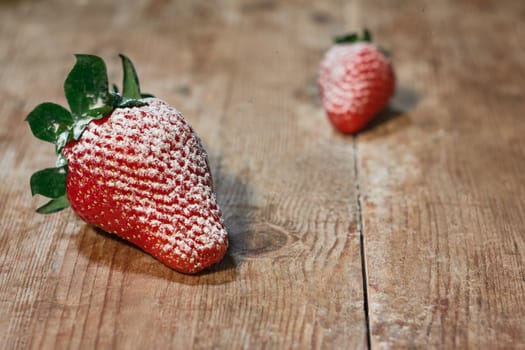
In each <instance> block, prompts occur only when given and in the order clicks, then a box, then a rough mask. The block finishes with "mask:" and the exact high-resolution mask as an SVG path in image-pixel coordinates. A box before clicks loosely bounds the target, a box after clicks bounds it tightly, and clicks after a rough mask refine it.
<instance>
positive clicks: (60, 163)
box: [55, 153, 67, 168]
mask: <svg viewBox="0 0 525 350" xmlns="http://www.w3.org/2000/svg"><path fill="white" fill-rule="evenodd" d="M65 165H67V159H66V157H64V155H63V154H62V153H59V154H58V157H57V160H56V162H55V167H57V168H60V167H63V166H65Z"/></svg>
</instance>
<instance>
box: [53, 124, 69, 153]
mask: <svg viewBox="0 0 525 350" xmlns="http://www.w3.org/2000/svg"><path fill="white" fill-rule="evenodd" d="M70 135H71V134H70V130H66V131H64V132H63V133H61V134H60V135H59V136H58V139H57V142H56V153H57V154H60V152H61V151H62V149H63V148H64V147H65V146H66V144H67V143H68V142H69V141H70Z"/></svg>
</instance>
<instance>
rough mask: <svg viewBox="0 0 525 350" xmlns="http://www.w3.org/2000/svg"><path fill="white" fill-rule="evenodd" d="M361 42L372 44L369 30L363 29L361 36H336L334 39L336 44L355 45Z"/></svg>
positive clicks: (355, 34) (357, 34)
mask: <svg viewBox="0 0 525 350" xmlns="http://www.w3.org/2000/svg"><path fill="white" fill-rule="evenodd" d="M359 42H366V43H371V42H372V34H370V32H369V31H368V29H366V28H365V29H363V33H362V34H361V35H359V33H349V34H345V35H340V36H336V37H335V38H334V43H335V44H354V43H359Z"/></svg>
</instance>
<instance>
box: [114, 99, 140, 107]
mask: <svg viewBox="0 0 525 350" xmlns="http://www.w3.org/2000/svg"><path fill="white" fill-rule="evenodd" d="M145 105H147V103H146V102H144V101H142V100H134V99H127V98H123V99H122V100H120V101H119V103H118V105H117V106H116V107H118V108H126V107H140V106H145Z"/></svg>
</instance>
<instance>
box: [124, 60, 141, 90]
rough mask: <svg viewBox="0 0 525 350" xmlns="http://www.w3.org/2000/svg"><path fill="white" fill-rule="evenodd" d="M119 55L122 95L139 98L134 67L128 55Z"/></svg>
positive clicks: (137, 81) (138, 85) (137, 79)
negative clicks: (121, 73) (122, 75)
mask: <svg viewBox="0 0 525 350" xmlns="http://www.w3.org/2000/svg"><path fill="white" fill-rule="evenodd" d="M119 56H120V58H121V59H122V69H123V71H124V82H123V83H122V96H123V97H125V98H128V99H139V98H141V95H140V84H139V78H138V76H137V72H136V71H135V67H134V66H133V63H132V62H131V60H130V59H129V58H128V57H126V56H124V55H123V54H120V55H119Z"/></svg>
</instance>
